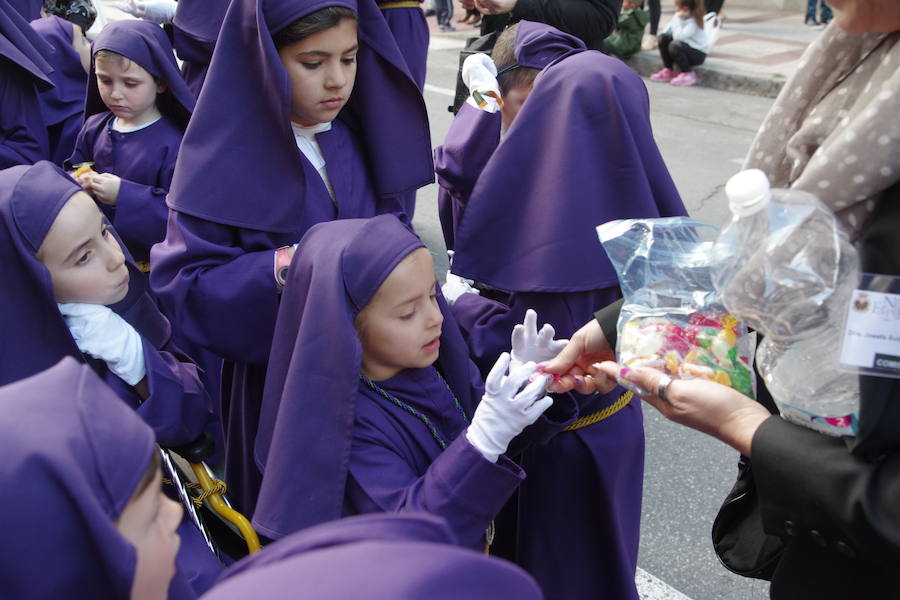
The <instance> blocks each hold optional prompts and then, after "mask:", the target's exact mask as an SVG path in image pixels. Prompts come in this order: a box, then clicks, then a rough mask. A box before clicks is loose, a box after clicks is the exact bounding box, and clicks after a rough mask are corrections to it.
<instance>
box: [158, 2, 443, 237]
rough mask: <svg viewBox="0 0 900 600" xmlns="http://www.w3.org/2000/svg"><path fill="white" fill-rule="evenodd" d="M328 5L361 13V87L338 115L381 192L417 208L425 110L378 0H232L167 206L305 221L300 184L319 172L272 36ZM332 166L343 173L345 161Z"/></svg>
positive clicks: (425, 171)
mask: <svg viewBox="0 0 900 600" xmlns="http://www.w3.org/2000/svg"><path fill="white" fill-rule="evenodd" d="M327 6H344V7H346V8H349V9H351V10H353V11H354V12H356V13H357V15H358V17H359V40H360V48H359V52H358V54H357V63H358V70H357V76H356V84H355V87H354V90H353V94H352V95H351V97H350V100H349V102H348V103H347V105H346V106H345V107H344V109H343V110H342V111H341V114H340V115H339V119H340V120H343V121H345V122H346V123H347V124H348V125H349V126H350V128H351V129H352V130H353V132H354V133H355V134H356V136H357V137H358V139H359V142H360V145H361V147H362V153H363V156H364V157H365V160H366V162H367V163H368V168H369V173H370V176H371V178H372V184H373V185H374V188H375V191H376V193H377V195H378V196H379V197H398V198H397V201H398V202H400V203H401V204H402V205H403V207H404V208H406V209H409V208H411V205H410V206H407V204H408V200H409V197H410V195H411V194H412V193H413V192H414V191H415V190H416V188H418V187H421V186H423V185H425V184H427V183H430V182H431V181H432V180H433V164H432V161H431V148H430V138H429V130H428V117H427V114H426V111H425V103H424V100H423V99H422V95H421V94H420V93H419V91H418V89H417V88H416V85H415V83H414V82H413V81H412V79H411V78H410V75H409V72H408V70H407V67H406V63H405V62H404V59H403V56H402V55H401V54H400V51H399V49H398V48H397V44H396V42H395V41H394V39H393V36H392V35H391V32H390V30H389V29H388V27H387V25H386V23H385V21H384V17H383V16H382V15H381V13H380V11H379V10H378V7H377V6H376V5H375V3H374V2H373V1H372V0H359V2H356V1H355V0H339V1H336V0H314V1H310V0H280V1H277V0H235V1H234V2H232V3H231V5H230V6H229V8H228V12H227V13H226V15H225V20H224V22H223V23H222V28H221V30H220V32H219V38H218V40H217V41H216V49H215V52H214V53H213V59H212V63H211V64H210V68H209V72H208V73H207V78H206V81H205V83H204V85H203V91H202V93H201V94H200V98H199V100H198V104H197V110H196V111H195V113H194V115H193V118H192V120H191V124H190V126H189V127H188V129H187V132H186V133H185V137H184V141H183V143H182V149H181V153H180V156H179V160H178V165H177V166H176V169H175V176H174V180H173V183H172V188H171V190H170V194H169V197H168V202H169V206H171V207H172V208H174V209H175V210H177V211H180V212H182V213H186V214H189V215H192V216H195V217H199V218H202V219H205V220H208V221H212V222H214V223H221V224H224V225H231V226H236V227H243V228H247V229H255V230H259V231H267V232H292V231H296V229H297V224H298V223H301V222H303V221H304V213H305V211H306V207H305V203H306V201H307V199H306V198H305V197H304V195H303V194H302V193H299V192H298V190H300V191H302V190H304V189H306V188H307V182H306V181H305V179H306V178H307V177H311V176H313V177H318V175H312V174H311V170H308V169H305V168H304V163H308V161H306V159H305V158H303V157H302V155H301V153H300V152H299V151H298V150H297V145H296V142H295V140H294V135H293V132H292V130H291V126H290V122H291V118H290V107H291V93H290V79H289V77H288V74H287V71H286V70H285V69H284V66H283V65H282V63H281V60H280V58H279V57H278V53H277V52H276V50H275V45H274V43H273V42H272V33H273V32H277V31H279V30H280V29H282V28H283V27H285V26H287V25H288V24H290V23H292V22H293V21H295V20H297V19H298V18H300V17H302V16H304V15H307V14H309V13H312V12H314V11H316V10H319V9H321V8H325V7H327ZM236 115H241V116H240V117H238V116H236ZM386 115H389V118H386ZM329 164H330V163H329ZM235 165H246V168H238V167H236V166H235ZM248 172H252V173H253V176H252V177H247V173H248ZM329 172H330V177H331V179H332V180H335V179H338V178H339V177H340V165H332V166H330V167H329ZM251 199H252V201H251ZM337 200H338V204H340V202H341V198H340V197H338V198H337Z"/></svg>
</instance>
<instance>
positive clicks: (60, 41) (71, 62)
mask: <svg viewBox="0 0 900 600" xmlns="http://www.w3.org/2000/svg"><path fill="white" fill-rule="evenodd" d="M31 26H32V27H33V28H34V30H35V31H37V32H38V34H39V35H40V36H41V37H43V38H44V39H45V40H47V42H48V43H49V44H50V45H51V46H53V49H54V50H55V51H54V52H53V54H52V55H50V56H49V57H48V58H49V60H50V62H51V63H52V65H53V73H52V74H51V75H50V79H51V80H52V81H53V83H54V84H55V86H56V87H54V88H52V89H49V90H44V91H42V92H41V94H40V101H41V113H42V114H43V116H44V122H45V123H46V124H47V132H48V134H49V137H50V139H49V142H50V159H51V160H52V161H53V162H54V163H56V164H58V165H62V164H63V161H64V160H65V159H67V158H68V157H69V156H70V155H71V154H72V149H73V148H74V147H75V139H76V138H77V137H78V131H79V130H80V129H81V123H82V121H83V120H84V97H85V88H86V87H87V73H86V72H85V70H84V67H83V66H82V65H81V57H80V56H79V55H78V52H77V51H76V50H75V48H73V47H72V36H73V33H74V31H75V28H76V27H77V26H76V25H74V24H72V23H71V22H69V21H66V20H65V19H61V18H60V17H57V16H55V15H51V16H49V17H44V18H42V19H37V20H36V21H32V23H31Z"/></svg>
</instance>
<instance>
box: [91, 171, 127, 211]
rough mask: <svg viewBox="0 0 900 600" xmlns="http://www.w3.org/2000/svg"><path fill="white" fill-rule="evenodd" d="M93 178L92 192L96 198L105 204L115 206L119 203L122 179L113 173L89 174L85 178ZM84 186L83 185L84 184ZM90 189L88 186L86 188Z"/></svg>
mask: <svg viewBox="0 0 900 600" xmlns="http://www.w3.org/2000/svg"><path fill="white" fill-rule="evenodd" d="M88 176H90V177H91V187H90V189H91V191H92V192H93V193H94V196H95V197H96V198H97V200H99V201H100V202H102V203H103V204H109V205H110V206H115V205H116V204H118V202H119V188H120V187H121V185H122V178H121V177H119V176H118V175H113V174H112V173H93V174H87V175H85V177H88ZM82 185H83V184H82ZM84 187H85V189H88V188H87V186H84Z"/></svg>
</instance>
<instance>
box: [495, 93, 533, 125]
mask: <svg viewBox="0 0 900 600" xmlns="http://www.w3.org/2000/svg"><path fill="white" fill-rule="evenodd" d="M531 87H532V86H531V85H520V86H517V87H514V88H512V89H510V90H507V92H506V93H505V94H503V108H502V109H500V112H501V119H502V121H503V125H504V127H505V128H506V129H509V126H510V125H512V122H513V120H514V119H515V118H516V115H518V114H519V111H520V110H522V105H523V104H525V100H527V99H528V95H529V94H530V93H531Z"/></svg>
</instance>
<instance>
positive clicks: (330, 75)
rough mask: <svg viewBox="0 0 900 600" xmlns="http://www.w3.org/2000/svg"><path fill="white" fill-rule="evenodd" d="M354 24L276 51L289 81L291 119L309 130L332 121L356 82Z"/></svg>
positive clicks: (347, 23) (350, 22)
mask: <svg viewBox="0 0 900 600" xmlns="http://www.w3.org/2000/svg"><path fill="white" fill-rule="evenodd" d="M358 48H359V41H358V39H357V35H356V21H355V20H353V19H343V20H341V22H340V23H338V24H337V25H335V26H334V27H331V28H329V29H326V30H325V31H320V32H319V33H316V34H313V35H311V36H309V37H307V38H304V39H302V40H300V41H299V42H295V43H293V44H289V45H287V46H284V47H283V48H282V49H281V50H279V51H278V54H279V56H281V62H282V63H284V68H285V69H286V70H287V72H288V75H289V76H290V78H291V119H292V120H293V121H294V122H295V123H297V124H298V125H303V126H305V127H309V126H311V125H315V124H317V123H328V122H330V121H333V120H334V119H335V118H336V117H337V115H338V113H339V112H340V110H341V109H342V108H343V107H344V105H345V104H346V103H347V100H348V99H349V98H350V93H351V92H352V91H353V84H354V83H355V82H356V51H357V49H358Z"/></svg>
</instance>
